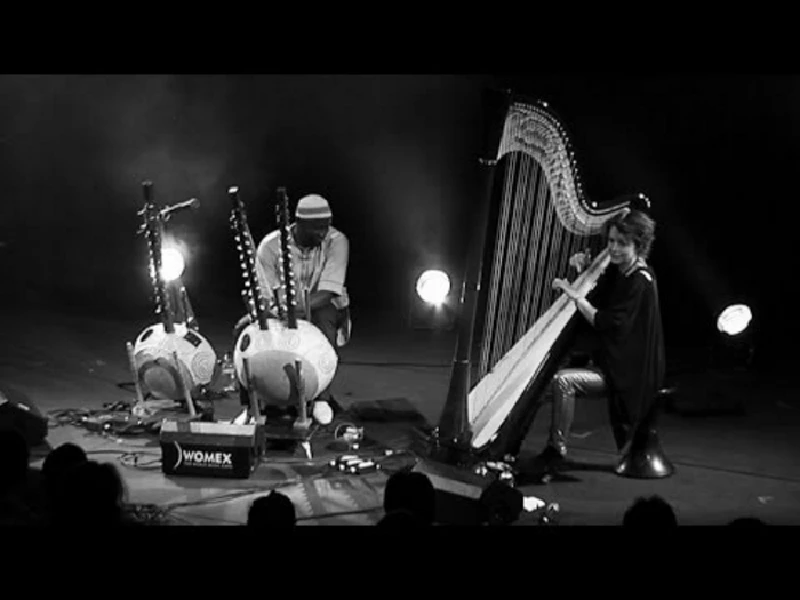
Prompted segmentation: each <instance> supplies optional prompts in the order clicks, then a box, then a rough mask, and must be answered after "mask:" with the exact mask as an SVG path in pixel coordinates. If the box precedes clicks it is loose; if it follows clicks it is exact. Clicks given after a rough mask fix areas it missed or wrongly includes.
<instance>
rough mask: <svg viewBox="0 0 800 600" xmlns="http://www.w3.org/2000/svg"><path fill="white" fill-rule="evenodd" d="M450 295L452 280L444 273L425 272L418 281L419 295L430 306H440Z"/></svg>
mask: <svg viewBox="0 0 800 600" xmlns="http://www.w3.org/2000/svg"><path fill="white" fill-rule="evenodd" d="M449 293H450V278H449V277H448V276H447V274H446V273H444V272H443V271H425V272H424V273H423V274H422V275H420V276H419V279H417V294H418V295H419V297H420V298H422V300H424V301H425V302H427V303H428V304H433V305H440V304H442V303H444V301H445V300H446V299H447V294H449Z"/></svg>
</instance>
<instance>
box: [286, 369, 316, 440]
mask: <svg viewBox="0 0 800 600" xmlns="http://www.w3.org/2000/svg"><path fill="white" fill-rule="evenodd" d="M302 367H303V363H301V362H300V361H299V360H296V361H294V367H292V366H291V365H286V372H287V374H288V375H289V382H290V385H291V386H292V393H293V394H294V395H296V398H297V409H298V410H297V414H298V417H297V420H296V421H295V422H294V428H295V429H302V430H308V429H309V428H310V427H311V418H310V417H309V416H308V408H307V407H306V401H305V393H304V392H305V390H304V389H303V378H302V373H301V369H302Z"/></svg>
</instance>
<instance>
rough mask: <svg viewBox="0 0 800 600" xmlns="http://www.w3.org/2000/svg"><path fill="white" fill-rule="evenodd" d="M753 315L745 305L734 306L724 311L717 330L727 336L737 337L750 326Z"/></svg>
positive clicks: (719, 318)
mask: <svg viewBox="0 0 800 600" xmlns="http://www.w3.org/2000/svg"><path fill="white" fill-rule="evenodd" d="M752 319H753V314H752V312H751V311H750V307H748V306H747V305H745V304H733V305H731V306H728V307H727V308H726V309H725V310H723V311H722V312H721V313H720V315H719V317H718V318H717V329H718V330H719V331H720V332H721V333H724V334H726V335H729V336H735V335H739V334H740V333H742V332H743V331H744V330H745V329H747V327H748V326H749V325H750V321H751V320H752Z"/></svg>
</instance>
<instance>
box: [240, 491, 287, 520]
mask: <svg viewBox="0 0 800 600" xmlns="http://www.w3.org/2000/svg"><path fill="white" fill-rule="evenodd" d="M296 524H297V514H296V512H295V508H294V504H292V501H291V500H290V499H289V497H288V496H286V495H285V494H282V493H281V492H278V491H275V490H273V491H272V492H270V493H269V494H268V495H267V496H261V497H260V498H256V500H255V501H254V502H253V504H251V505H250V510H249V511H248V513H247V525H248V526H250V527H294V526H295V525H296Z"/></svg>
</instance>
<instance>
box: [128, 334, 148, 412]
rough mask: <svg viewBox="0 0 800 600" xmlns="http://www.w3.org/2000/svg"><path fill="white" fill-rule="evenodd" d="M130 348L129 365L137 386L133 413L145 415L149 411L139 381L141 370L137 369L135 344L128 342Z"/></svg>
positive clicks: (134, 383)
mask: <svg viewBox="0 0 800 600" xmlns="http://www.w3.org/2000/svg"><path fill="white" fill-rule="evenodd" d="M127 349H128V366H129V367H130V370H131V375H132V376H133V385H134V387H135V388H136V404H134V405H133V408H131V414H132V415H134V416H137V417H143V416H145V414H146V413H147V409H146V407H145V404H144V394H143V393H142V384H141V383H140V382H139V371H138V370H137V369H136V359H135V358H134V355H133V344H131V343H130V342H128V343H127Z"/></svg>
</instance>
